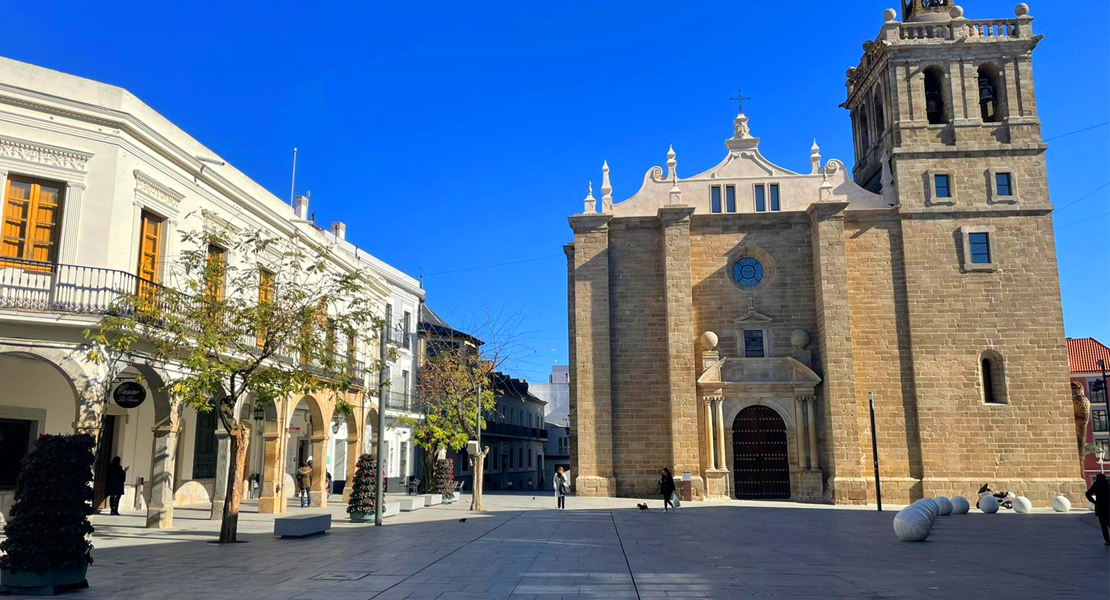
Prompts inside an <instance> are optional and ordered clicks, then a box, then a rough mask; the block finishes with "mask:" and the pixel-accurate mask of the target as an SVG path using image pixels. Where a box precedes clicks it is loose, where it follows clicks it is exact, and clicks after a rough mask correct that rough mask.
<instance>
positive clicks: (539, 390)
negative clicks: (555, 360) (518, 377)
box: [528, 365, 570, 425]
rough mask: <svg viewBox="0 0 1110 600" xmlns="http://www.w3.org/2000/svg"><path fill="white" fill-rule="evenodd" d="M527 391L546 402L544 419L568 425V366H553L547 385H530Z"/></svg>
mask: <svg viewBox="0 0 1110 600" xmlns="http://www.w3.org/2000/svg"><path fill="white" fill-rule="evenodd" d="M528 389H529V390H530V391H531V392H532V393H533V394H535V396H536V397H537V398H540V399H541V400H544V401H545V402H547V406H546V407H545V411H546V412H545V413H544V419H546V420H547V422H549V423H560V424H562V425H569V424H570V365H555V366H553V367H551V374H550V375H548V376H547V383H530V384H528Z"/></svg>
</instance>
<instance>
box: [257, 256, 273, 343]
mask: <svg viewBox="0 0 1110 600" xmlns="http://www.w3.org/2000/svg"><path fill="white" fill-rule="evenodd" d="M273 301H274V274H273V272H272V271H267V270H266V269H259V270H258V305H259V306H265V305H267V304H270V303H271V302H273ZM265 345H266V331H265V325H264V324H262V323H259V327H258V347H259V348H262V347H263V346H265Z"/></svg>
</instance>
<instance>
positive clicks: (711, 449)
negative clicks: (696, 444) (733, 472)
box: [702, 398, 717, 469]
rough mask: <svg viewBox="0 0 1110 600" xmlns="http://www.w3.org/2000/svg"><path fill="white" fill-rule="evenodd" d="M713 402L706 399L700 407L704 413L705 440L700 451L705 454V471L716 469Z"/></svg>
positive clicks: (715, 431)
mask: <svg viewBox="0 0 1110 600" xmlns="http://www.w3.org/2000/svg"><path fill="white" fill-rule="evenodd" d="M713 402H714V400H713V399H712V398H706V399H705V401H704V402H702V407H703V409H704V411H705V439H704V443H703V444H702V450H704V452H705V468H706V469H715V468H717V457H716V454H717V442H716V441H715V440H716V433H717V428H716V427H714V426H713V423H714V421H715V419H714V417H713V412H714V410H713Z"/></svg>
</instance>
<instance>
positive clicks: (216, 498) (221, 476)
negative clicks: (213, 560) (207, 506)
mask: <svg viewBox="0 0 1110 600" xmlns="http://www.w3.org/2000/svg"><path fill="white" fill-rule="evenodd" d="M230 469H231V435H229V434H228V433H227V431H224V430H223V429H222V425H220V424H219V423H217V425H216V481H215V483H214V484H213V486H214V487H213V488H212V513H211V514H210V515H209V518H210V519H212V520H213V521H218V520H220V519H222V518H223V514H224V502H225V501H226V500H227V475H228V471H229V470H230Z"/></svg>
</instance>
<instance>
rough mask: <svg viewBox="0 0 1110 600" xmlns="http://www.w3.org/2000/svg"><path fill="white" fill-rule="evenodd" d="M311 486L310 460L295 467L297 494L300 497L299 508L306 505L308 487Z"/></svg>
mask: <svg viewBox="0 0 1110 600" xmlns="http://www.w3.org/2000/svg"><path fill="white" fill-rule="evenodd" d="M311 488H312V461H311V460H310V461H308V462H303V463H301V468H299V469H297V495H298V496H299V497H300V498H301V508H306V507H308V505H309V504H311V502H309V489H311Z"/></svg>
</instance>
